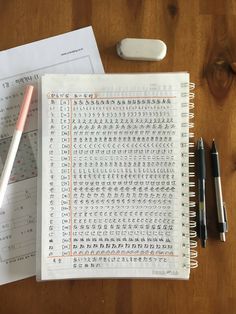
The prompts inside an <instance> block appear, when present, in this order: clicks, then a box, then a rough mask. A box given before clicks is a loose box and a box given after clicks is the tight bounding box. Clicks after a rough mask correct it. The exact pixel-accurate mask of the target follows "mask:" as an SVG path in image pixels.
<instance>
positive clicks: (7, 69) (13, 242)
mask: <svg viewBox="0 0 236 314" xmlns="http://www.w3.org/2000/svg"><path fill="white" fill-rule="evenodd" d="M0 68H1V73H0V174H1V172H2V169H3V165H4V162H5V159H6V156H7V152H8V149H9V146H10V142H11V137H12V134H13V130H14V127H15V124H16V121H17V117H18V113H19V108H20V105H21V101H22V98H23V92H24V89H25V86H26V85H27V84H30V85H34V86H35V91H34V95H33V100H32V103H31V107H30V111H29V114H28V119H27V121H26V126H25V131H24V134H23V135H22V140H21V143H20V146H19V150H18V153H17V156H16V159H15V163H14V167H13V170H12V173H11V177H10V181H9V185H8V188H7V192H6V194H5V198H4V201H3V205H2V208H1V209H0V284H4V283H8V282H11V281H15V280H19V279H23V278H26V277H30V276H32V275H34V274H35V251H36V228H35V226H36V202H37V193H36V191H37V139H38V131H37V122H38V105H40V103H39V104H38V92H37V85H38V81H39V79H40V77H41V75H42V74H45V73H61V74H64V73H88V74H93V73H103V72H104V70H103V66H102V63H101V59H100V56H99V51H98V48H97V44H96V40H95V37H94V34H93V30H92V27H86V28H83V29H80V30H76V31H73V32H69V33H66V34H63V35H59V36H55V37H51V38H48V39H44V40H40V41H37V42H34V43H31V44H27V45H23V46H20V47H16V48H13V49H9V50H5V51H2V52H0Z"/></svg>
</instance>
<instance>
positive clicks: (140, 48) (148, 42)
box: [116, 38, 167, 61]
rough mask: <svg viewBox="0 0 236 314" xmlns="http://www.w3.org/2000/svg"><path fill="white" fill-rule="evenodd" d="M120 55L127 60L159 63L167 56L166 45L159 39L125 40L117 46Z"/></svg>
mask: <svg viewBox="0 0 236 314" xmlns="http://www.w3.org/2000/svg"><path fill="white" fill-rule="evenodd" d="M116 49H117V53H118V55H119V56H120V57H121V58H123V59H126V60H144V61H159V60H162V59H163V58H165V56H166V51H167V48H166V44H165V43H164V42H163V41H162V40H159V39H141V38H125V39H122V40H121V41H120V42H119V43H118V44H117V46H116Z"/></svg>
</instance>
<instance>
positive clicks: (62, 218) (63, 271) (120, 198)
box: [37, 72, 197, 280]
mask: <svg viewBox="0 0 236 314" xmlns="http://www.w3.org/2000/svg"><path fill="white" fill-rule="evenodd" d="M192 87H193V86H192V84H191V83H190V82H189V74H188V73H182V72H181V73H155V74H102V75H96V74H92V75H51V74H48V75H45V76H43V77H42V81H41V97H42V107H41V108H40V113H39V120H40V121H39V128H40V140H39V159H38V160H39V162H40V164H39V177H38V180H39V181H38V189H39V191H38V234H37V236H38V241H37V243H38V248H37V278H38V279H39V280H50V279H66V278H115V277H118V278H127V277H128V278H173V279H188V278H189V275H190V268H192V267H196V266H197V261H196V259H195V257H196V256H197V252H196V250H194V247H195V246H196V241H195V240H194V239H193V238H194V237H195V236H196V232H195V230H194V227H195V222H194V221H191V218H194V216H195V212H194V209H193V208H192V207H194V202H193V201H191V199H190V197H191V196H194V194H193V192H191V187H193V183H191V180H190V179H189V178H190V177H191V175H192V171H191V167H193V166H194V164H193V163H192V162H191V154H192V153H191V147H193V145H192V144H191V143H190V140H189V139H190V138H191V137H192V136H193V134H192V133H191V132H190V131H189V130H190V129H191V128H192V127H193V123H192V122H191V121H190V120H191V119H192V118H193V113H191V109H193V107H194V105H193V103H192V101H191V98H193V94H192V92H190V90H191V88H192Z"/></svg>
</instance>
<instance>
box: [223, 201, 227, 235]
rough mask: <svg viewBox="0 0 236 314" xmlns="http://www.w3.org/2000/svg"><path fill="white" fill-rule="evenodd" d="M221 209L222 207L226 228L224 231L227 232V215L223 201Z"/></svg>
mask: <svg viewBox="0 0 236 314" xmlns="http://www.w3.org/2000/svg"><path fill="white" fill-rule="evenodd" d="M223 209H224V219H225V224H226V230H225V232H228V217H227V210H226V203H225V202H223Z"/></svg>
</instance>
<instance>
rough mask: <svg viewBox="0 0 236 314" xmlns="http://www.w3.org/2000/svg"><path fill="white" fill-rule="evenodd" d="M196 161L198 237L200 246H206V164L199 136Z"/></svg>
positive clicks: (202, 144) (201, 140)
mask: <svg viewBox="0 0 236 314" xmlns="http://www.w3.org/2000/svg"><path fill="white" fill-rule="evenodd" d="M197 161H198V163H197V164H198V197H199V221H198V223H199V225H198V230H199V238H200V241H201V245H202V247H206V240H207V224H206V193H205V181H206V165H205V150H204V143H203V139H202V138H200V139H199V140H198V142H197Z"/></svg>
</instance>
